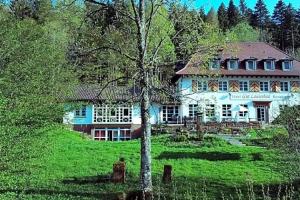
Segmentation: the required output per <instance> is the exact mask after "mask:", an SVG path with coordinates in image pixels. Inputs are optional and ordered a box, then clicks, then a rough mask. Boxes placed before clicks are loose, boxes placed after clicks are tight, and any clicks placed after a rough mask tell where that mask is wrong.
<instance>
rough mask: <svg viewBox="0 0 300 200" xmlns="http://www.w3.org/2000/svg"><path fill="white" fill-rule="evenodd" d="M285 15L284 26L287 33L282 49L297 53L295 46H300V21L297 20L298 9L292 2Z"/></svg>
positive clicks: (293, 53)
mask: <svg viewBox="0 0 300 200" xmlns="http://www.w3.org/2000/svg"><path fill="white" fill-rule="evenodd" d="M283 17H284V18H283V19H284V20H283V24H282V27H283V30H284V33H285V39H284V40H283V41H284V42H285V44H284V47H283V48H282V49H283V50H285V51H289V52H290V53H292V55H295V48H297V47H299V46H300V42H299V39H300V35H299V34H300V32H299V30H297V28H298V26H299V25H300V23H298V22H297V19H296V10H295V9H294V8H293V6H292V4H288V6H287V7H286V12H285V13H284V14H283Z"/></svg>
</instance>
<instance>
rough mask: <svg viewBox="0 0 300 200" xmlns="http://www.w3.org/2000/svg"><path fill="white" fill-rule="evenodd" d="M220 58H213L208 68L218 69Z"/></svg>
mask: <svg viewBox="0 0 300 200" xmlns="http://www.w3.org/2000/svg"><path fill="white" fill-rule="evenodd" d="M220 63H221V62H220V59H213V60H212V61H211V64H210V68H211V69H213V70H217V69H220Z"/></svg>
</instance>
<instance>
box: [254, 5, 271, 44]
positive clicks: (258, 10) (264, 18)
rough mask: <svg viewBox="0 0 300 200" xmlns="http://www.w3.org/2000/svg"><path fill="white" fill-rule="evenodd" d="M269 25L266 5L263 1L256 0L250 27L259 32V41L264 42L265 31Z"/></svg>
mask: <svg viewBox="0 0 300 200" xmlns="http://www.w3.org/2000/svg"><path fill="white" fill-rule="evenodd" d="M269 23H270V16H269V11H268V9H267V7H266V4H265V3H264V1H263V0H258V1H257V3H256V5H255V8H254V12H253V16H252V19H251V25H252V26H254V27H257V28H258V29H259V30H260V40H261V41H265V40H266V39H267V36H266V33H265V31H266V30H267V28H268V25H269Z"/></svg>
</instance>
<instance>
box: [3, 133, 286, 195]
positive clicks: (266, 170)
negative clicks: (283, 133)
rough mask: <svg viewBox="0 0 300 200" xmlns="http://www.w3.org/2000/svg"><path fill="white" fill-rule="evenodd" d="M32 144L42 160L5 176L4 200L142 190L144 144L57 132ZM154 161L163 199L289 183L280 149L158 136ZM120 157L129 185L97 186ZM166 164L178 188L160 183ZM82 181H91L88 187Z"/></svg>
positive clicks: (158, 191) (157, 187)
mask: <svg viewBox="0 0 300 200" xmlns="http://www.w3.org/2000/svg"><path fill="white" fill-rule="evenodd" d="M32 145H33V146H34V148H33V152H38V153H37V155H43V156H34V155H33V156H32V157H31V158H29V161H27V162H25V163H24V165H22V166H15V169H14V170H4V171H1V172H0V176H1V177H0V178H1V183H0V187H1V194H0V199H15V198H19V199H110V198H111V195H114V194H115V193H118V192H122V191H130V190H134V189H136V188H137V186H138V175H139V167H140V166H139V163H140V162H139V148H140V144H139V140H133V141H127V142H97V141H92V140H90V139H88V138H85V137H83V136H82V135H80V134H78V133H76V132H73V131H68V130H66V129H63V128H52V129H48V130H46V131H44V132H43V133H42V136H39V137H38V138H37V139H35V140H34V141H33V142H32ZM253 153H261V154H262V157H263V160H258V161H254V160H253V156H252V154H253ZM152 156H153V160H152V161H153V164H152V168H153V169H152V170H153V177H154V186H155V191H156V192H155V193H156V194H157V195H158V196H160V194H162V196H165V195H167V196H172V195H173V196H177V198H178V199H183V198H186V199H188V198H189V197H190V196H192V199H194V198H193V197H194V196H198V197H201V198H202V197H203V198H204V197H205V196H206V195H207V196H208V197H210V198H212V199H214V198H216V197H218V196H220V195H221V193H222V192H223V193H225V195H226V193H228V191H230V192H232V191H233V192H234V191H235V187H237V188H245V185H247V184H249V183H251V185H260V184H264V185H268V184H276V183H281V182H288V181H289V176H288V175H287V173H286V168H287V165H288V164H287V163H286V162H285V160H283V157H284V156H283V153H282V152H280V151H278V150H270V149H265V148H260V147H237V146H232V145H229V144H227V143H225V142H223V141H214V140H213V143H211V142H210V141H206V142H205V143H204V144H202V145H199V144H184V143H173V142H170V140H169V139H168V137H167V136H160V137H153V140H152ZM120 157H124V158H125V161H126V166H127V174H128V180H127V183H126V184H124V185H121V184H111V183H95V182H93V180H96V179H95V176H97V175H106V174H109V173H111V171H112V165H113V163H114V162H115V161H117V160H118V159H119V158H120ZM16 163H22V162H16ZM165 164H171V165H172V166H173V170H174V171H173V172H174V178H175V181H174V184H171V185H162V184H161V181H160V180H161V176H162V171H163V166H164V165H165ZM18 165H20V164H18ZM23 168H25V170H24V169H23ZM82 180H85V181H86V182H85V183H84V184H83V183H82V182H81V181H82ZM68 181H69V182H68ZM180 195H183V196H184V197H183V196H181V197H180ZM201 198H200V199H201Z"/></svg>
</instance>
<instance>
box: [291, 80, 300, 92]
mask: <svg viewBox="0 0 300 200" xmlns="http://www.w3.org/2000/svg"><path fill="white" fill-rule="evenodd" d="M291 92H300V81H291Z"/></svg>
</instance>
